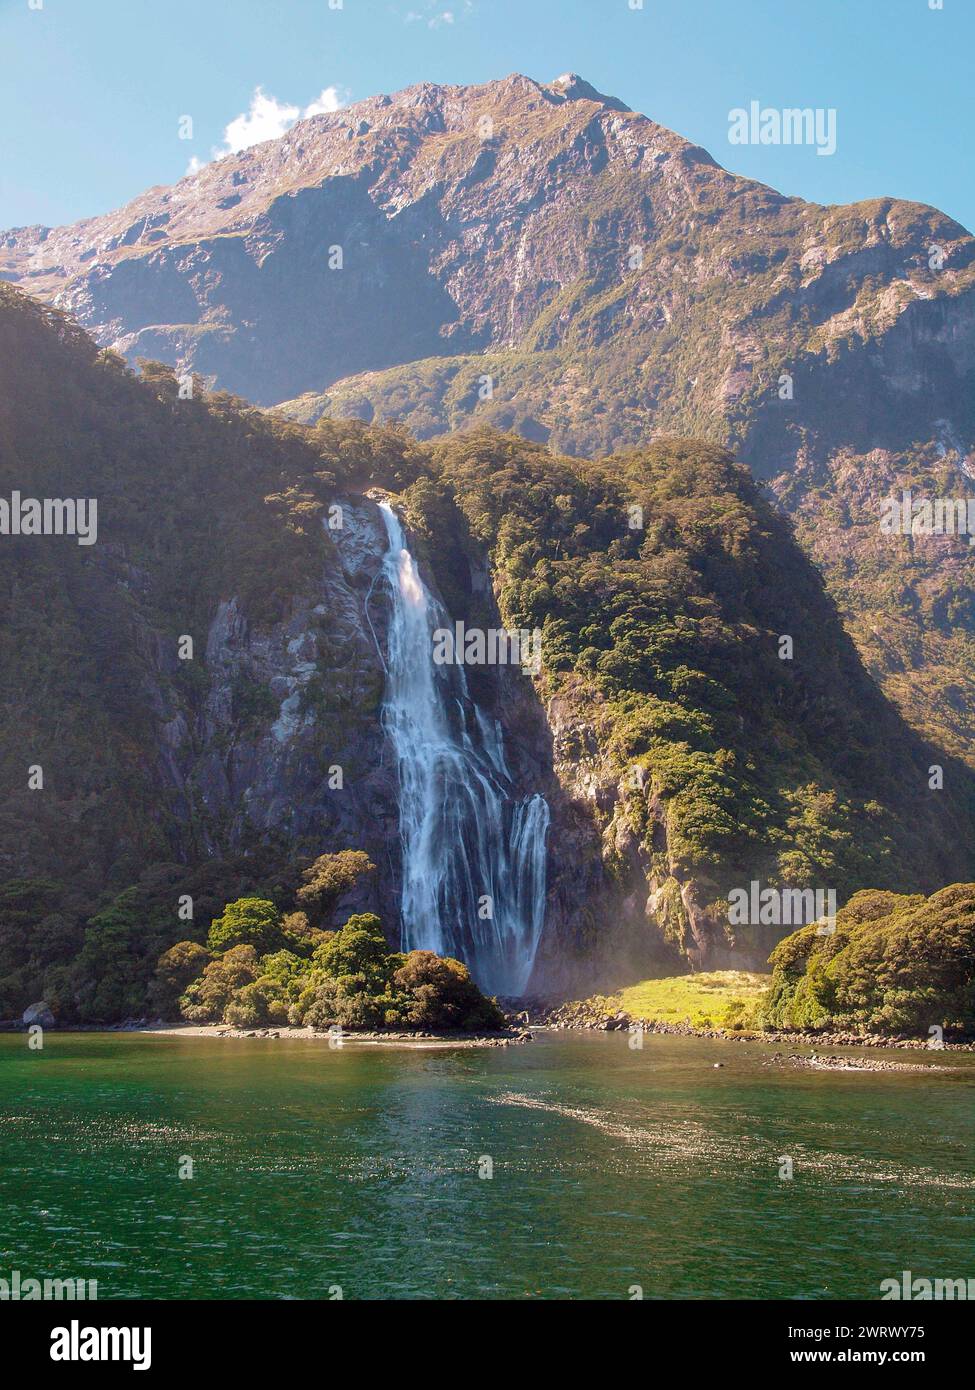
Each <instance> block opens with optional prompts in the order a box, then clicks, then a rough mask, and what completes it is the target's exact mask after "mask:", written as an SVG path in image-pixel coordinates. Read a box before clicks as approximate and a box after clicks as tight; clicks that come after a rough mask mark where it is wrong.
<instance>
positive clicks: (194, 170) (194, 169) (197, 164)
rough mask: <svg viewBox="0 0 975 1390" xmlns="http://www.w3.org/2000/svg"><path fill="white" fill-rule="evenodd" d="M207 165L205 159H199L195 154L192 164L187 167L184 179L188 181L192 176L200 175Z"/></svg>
mask: <svg viewBox="0 0 975 1390" xmlns="http://www.w3.org/2000/svg"><path fill="white" fill-rule="evenodd" d="M205 164H206V160H205V159H198V158H197V156H196V155H195V154H191V155H190V162H189V164H187V166H186V173H185V174H184V175H183V178H184V179H188V178H190V176H191V175H193V174H198V173H199V172H200V170H201V169H202V168H203V166H204V165H205Z"/></svg>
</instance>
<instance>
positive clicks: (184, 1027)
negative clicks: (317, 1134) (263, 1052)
mask: <svg viewBox="0 0 975 1390" xmlns="http://www.w3.org/2000/svg"><path fill="white" fill-rule="evenodd" d="M99 1031H105V1030H99ZM114 1031H119V1032H130V1033H131V1032H137V1033H152V1034H156V1035H160V1036H164V1037H173V1038H177V1037H178V1038H265V1039H269V1038H270V1039H275V1038H291V1039H294V1038H297V1039H300V1040H302V1041H304V1042H325V1043H329V1044H330V1045H331V1046H332V1047H345V1046H348V1045H358V1044H360V1043H372V1044H374V1045H380V1046H387V1047H511V1046H512V1045H513V1044H515V1045H517V1044H519V1043H527V1042H531V1041H532V1040H533V1038H534V1034H533V1033H532V1032H531V1030H530V1029H528V1028H521V1027H518V1028H509V1029H504V1030H502V1031H501V1032H498V1033H446V1032H445V1033H431V1032H424V1031H419V1030H418V1031H415V1032H411V1031H407V1030H397V1031H389V1032H384V1031H378V1030H377V1031H365V1030H364V1031H361V1032H360V1031H352V1030H351V1029H348V1028H340V1029H335V1030H321V1031H317V1030H316V1029H314V1028H291V1027H285V1026H281V1027H268V1028H233V1027H231V1026H230V1025H229V1024H227V1023H146V1024H136V1025H133V1026H128V1027H126V1026H125V1025H121V1026H120V1027H119V1028H118V1029H117V1030H114Z"/></svg>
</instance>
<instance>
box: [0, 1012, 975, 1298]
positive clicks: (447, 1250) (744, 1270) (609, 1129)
mask: <svg viewBox="0 0 975 1390" xmlns="http://www.w3.org/2000/svg"><path fill="white" fill-rule="evenodd" d="M765 1056H767V1051H766V1050H765V1049H762V1048H761V1047H758V1046H753V1045H748V1044H735V1045H731V1044H722V1043H714V1042H709V1041H705V1040H701V1039H671V1038H657V1037H648V1038H647V1039H646V1042H645V1046H644V1048H643V1050H642V1051H631V1050H630V1049H629V1047H628V1046H627V1040H626V1038H625V1037H624V1036H620V1037H614V1036H613V1035H598V1036H584V1035H582V1036H580V1035H573V1036H566V1035H564V1034H560V1035H557V1036H544V1035H543V1036H541V1037H540V1038H539V1040H538V1041H537V1042H536V1043H534V1044H532V1045H529V1046H527V1047H518V1048H509V1049H505V1050H501V1049H488V1050H484V1051H464V1052H434V1053H431V1052H409V1051H395V1050H392V1049H382V1050H380V1049H375V1050H357V1049H356V1048H355V1047H354V1046H350V1047H347V1048H344V1049H341V1050H338V1049H337V1050H332V1049H329V1048H327V1047H324V1046H322V1045H321V1044H319V1043H315V1042H307V1043H306V1042H300V1041H287V1040H283V1039H282V1040H280V1041H268V1042H264V1041H259V1040H247V1041H235V1040H222V1039H213V1040H210V1039H206V1040H204V1039H179V1038H153V1037H148V1036H132V1035H129V1036H126V1035H117V1034H109V1035H94V1034H87V1035H83V1034H75V1035H62V1036H58V1035H56V1034H52V1035H49V1037H48V1040H47V1046H46V1047H45V1049H44V1051H43V1052H41V1053H31V1052H28V1050H27V1048H26V1045H25V1042H24V1040H23V1038H21V1037H17V1036H5V1037H2V1038H0V1149H2V1154H0V1157H2V1166H0V1211H2V1215H0V1274H2V1272H3V1268H4V1267H6V1268H8V1269H10V1268H18V1269H20V1270H21V1272H22V1274H23V1275H24V1276H27V1275H34V1276H37V1275H41V1276H43V1275H45V1274H57V1273H58V1272H62V1273H63V1272H64V1271H66V1270H67V1271H69V1272H71V1273H72V1274H74V1275H78V1276H82V1275H84V1276H87V1277H94V1278H97V1279H98V1280H99V1292H100V1296H101V1297H103V1298H110V1297H133V1296H135V1297H138V1296H155V1297H202V1298H206V1297H284V1298H323V1297H328V1296H329V1290H330V1289H334V1288H335V1286H340V1287H341V1289H342V1291H343V1294H344V1296H345V1297H346V1298H388V1297H394V1298H451V1297H457V1298H472V1297H479V1298H526V1297H534V1298H581V1297H595V1298H626V1297H627V1296H628V1290H629V1288H630V1287H631V1286H632V1285H634V1284H639V1285H640V1286H641V1287H642V1288H643V1290H644V1294H645V1296H646V1297H663V1298H672V1297H679V1298H694V1297H753V1298H762V1297H765V1298H767V1297H778V1298H781V1297H798V1298H822V1297H867V1298H870V1297H877V1296H879V1284H880V1281H881V1279H883V1278H887V1277H889V1276H891V1275H892V1274H893V1275H897V1274H898V1273H899V1271H900V1270H901V1269H904V1268H908V1267H910V1268H911V1269H913V1270H915V1271H922V1272H923V1271H927V1272H929V1273H930V1272H934V1273H941V1274H942V1275H946V1276H947V1275H952V1276H953V1277H954V1276H958V1277H962V1276H967V1275H970V1274H971V1273H972V1269H971V1239H970V1231H971V1224H970V1223H971V1219H972V1216H973V1215H975V1177H973V1174H975V1161H973V1160H975V1116H973V1106H972V1098H973V1085H975V1058H971V1057H969V1056H968V1055H960V1054H955V1055H953V1057H952V1063H953V1066H954V1067H958V1068H959V1069H958V1070H953V1071H951V1072H948V1071H945V1072H943V1073H942V1074H940V1075H934V1076H930V1075H925V1076H919V1075H916V1074H909V1073H875V1074H871V1073H813V1072H788V1073H786V1072H783V1071H781V1070H779V1069H777V1068H775V1069H772V1068H767V1067H763V1066H762V1060H763V1058H764V1057H765ZM716 1060H720V1061H722V1062H723V1063H724V1064H725V1065H724V1066H723V1067H722V1068H721V1069H719V1070H716V1069H715V1068H714V1062H715V1061H716ZM184 1157H190V1158H191V1159H192V1160H193V1174H194V1175H193V1177H192V1179H190V1180H181V1179H180V1178H179V1176H178V1173H179V1167H180V1161H181V1159H183V1158H184ZM784 1157H789V1158H790V1159H791V1161H792V1166H793V1173H794V1177H793V1178H792V1180H791V1181H789V1180H782V1179H780V1177H779V1172H780V1168H781V1165H782V1160H783V1158H784ZM486 1159H487V1160H490V1163H485V1161H484V1160H486ZM486 1170H493V1176H491V1177H490V1178H485V1177H482V1176H479V1174H480V1173H482V1172H484V1171H486Z"/></svg>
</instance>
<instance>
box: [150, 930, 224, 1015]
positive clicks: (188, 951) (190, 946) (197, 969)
mask: <svg viewBox="0 0 975 1390" xmlns="http://www.w3.org/2000/svg"><path fill="white" fill-rule="evenodd" d="M211 959H212V957H211V955H210V952H209V951H208V950H207V948H206V947H205V946H201V945H200V944H199V942H197V941H177V943H176V945H175V946H170V948H169V950H168V951H163V953H162V955H161V956H160V957H159V962H158V964H157V965H156V974H155V978H154V979H153V982H152V984H151V985H150V987H149V1002H150V1004H151V1005H152V1008H153V1009H154V1010H155V1011H156V1012H157V1013H158V1014H159V1016H160V1017H161V1018H175V1017H176V1016H177V1015H178V1011H179V997H180V995H181V994H183V993H184V991H185V990H186V989H187V987H188V986H189V985H191V984H192V982H193V981H194V980H195V979H196V978H197V977H198V976H199V975H201V974H202V973H203V971H204V969H205V968H206V966H207V964H208V963H209V962H210V960H211Z"/></svg>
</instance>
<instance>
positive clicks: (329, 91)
mask: <svg viewBox="0 0 975 1390" xmlns="http://www.w3.org/2000/svg"><path fill="white" fill-rule="evenodd" d="M344 105H345V101H344V99H343V98H342V96H341V94H340V93H339V89H338V87H323V88H322V90H321V92H320V93H319V94H318V96H317V97H316V98H315V100H314V101H313V102H312V103H311V104H310V105H309V106H306V107H305V109H304V111H302V113H301V115H302V118H303V119H304V117H306V116H322V115H325V114H326V113H327V112H329V111H341V109H342V107H343V106H344Z"/></svg>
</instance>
